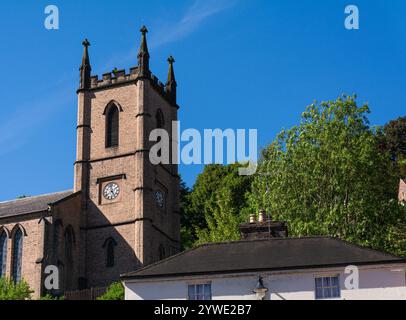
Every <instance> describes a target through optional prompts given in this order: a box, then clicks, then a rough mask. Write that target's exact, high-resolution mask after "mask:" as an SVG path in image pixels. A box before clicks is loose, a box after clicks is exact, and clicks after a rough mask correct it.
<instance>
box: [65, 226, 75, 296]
mask: <svg viewBox="0 0 406 320" xmlns="http://www.w3.org/2000/svg"><path fill="white" fill-rule="evenodd" d="M74 245H75V233H74V231H73V228H72V227H71V226H68V227H67V228H66V230H65V234H64V247H65V268H64V272H65V289H67V290H70V289H72V285H73V284H72V274H73V249H74Z"/></svg>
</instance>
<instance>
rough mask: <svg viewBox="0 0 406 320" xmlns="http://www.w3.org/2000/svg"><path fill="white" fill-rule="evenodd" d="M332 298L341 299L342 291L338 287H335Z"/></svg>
mask: <svg viewBox="0 0 406 320" xmlns="http://www.w3.org/2000/svg"><path fill="white" fill-rule="evenodd" d="M332 297H333V298H339V297H340V289H339V288H338V287H333V293H332Z"/></svg>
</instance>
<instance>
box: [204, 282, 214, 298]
mask: <svg viewBox="0 0 406 320" xmlns="http://www.w3.org/2000/svg"><path fill="white" fill-rule="evenodd" d="M211 299H212V296H211V284H206V285H204V300H211Z"/></svg>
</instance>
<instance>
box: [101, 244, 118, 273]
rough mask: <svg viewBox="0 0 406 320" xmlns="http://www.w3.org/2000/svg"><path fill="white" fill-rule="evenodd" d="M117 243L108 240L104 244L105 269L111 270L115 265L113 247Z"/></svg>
mask: <svg viewBox="0 0 406 320" xmlns="http://www.w3.org/2000/svg"><path fill="white" fill-rule="evenodd" d="M116 246H117V242H116V241H115V240H114V239H113V238H109V239H107V240H106V241H105V242H104V245H103V248H105V249H106V267H107V268H112V267H114V265H115V247H116Z"/></svg>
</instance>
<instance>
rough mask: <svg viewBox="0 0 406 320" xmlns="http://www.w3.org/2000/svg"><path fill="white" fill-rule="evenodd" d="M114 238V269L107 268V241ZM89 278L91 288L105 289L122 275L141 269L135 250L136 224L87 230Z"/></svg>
mask: <svg viewBox="0 0 406 320" xmlns="http://www.w3.org/2000/svg"><path fill="white" fill-rule="evenodd" d="M109 237H112V238H113V239H114V240H115V241H116V243H117V245H116V246H115V259H114V260H115V261H114V262H115V263H114V267H111V268H108V267H106V263H107V251H106V250H107V249H106V247H104V244H105V241H106V239H108V238H109ZM87 238H88V242H87V252H88V254H87V259H86V266H87V268H86V269H87V278H88V281H89V282H88V284H89V286H91V287H104V286H108V285H110V284H111V283H112V282H115V281H119V279H120V275H121V274H123V273H126V272H131V271H132V270H135V269H138V268H139V267H140V262H139V260H138V258H137V257H136V255H135V252H134V250H133V243H134V238H135V223H130V224H126V225H122V226H116V227H105V228H102V229H93V230H87Z"/></svg>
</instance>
